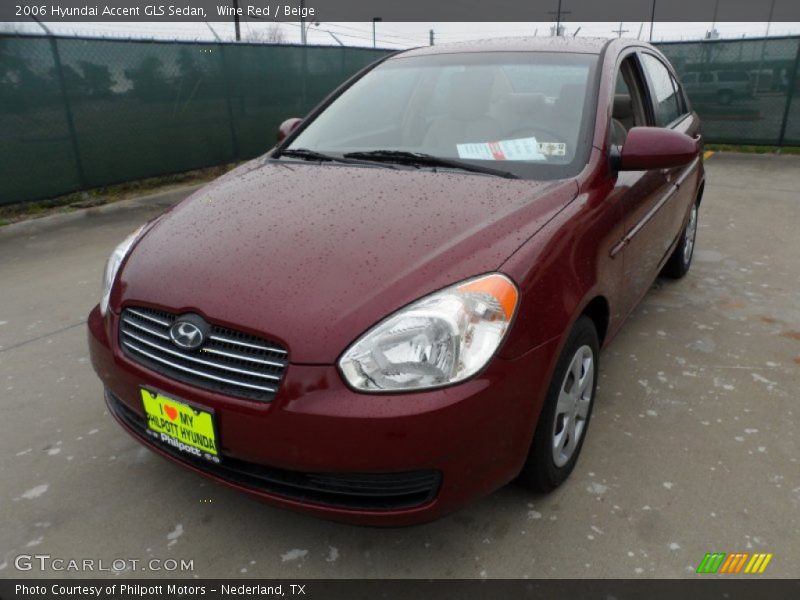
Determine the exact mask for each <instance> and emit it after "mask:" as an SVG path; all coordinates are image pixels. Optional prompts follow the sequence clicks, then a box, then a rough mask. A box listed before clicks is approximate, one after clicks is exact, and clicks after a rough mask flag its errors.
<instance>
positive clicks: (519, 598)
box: [0, 575, 800, 600]
mask: <svg viewBox="0 0 800 600" xmlns="http://www.w3.org/2000/svg"><path fill="white" fill-rule="evenodd" d="M0 598H2V600H88V599H97V600H178V599H182V600H195V599H198V600H200V599H201V600H223V599H225V600H230V599H231V598H247V599H248V600H251V599H260V600H268V599H271V598H290V599H292V600H369V599H373V598H374V599H375V600H409V599H413V598H423V599H424V600H440V599H441V600H444V599H457V600H478V599H480V600H483V599H492V600H534V599H535V600H545V599H546V600H549V599H553V600H576V599H581V600H584V599H591V600H594V599H597V600H601V599H607V598H616V599H617V600H639V599H641V598H647V599H648V600H674V599H675V598H680V599H681V600H695V599H697V600H700V599H702V600H715V599H720V600H722V599H723V598H724V599H726V600H745V599H747V600H749V599H751V598H753V599H759V600H762V599H764V598H771V599H772V598H775V599H778V598H786V599H789V598H800V580H797V579H794V580H790V579H783V580H764V579H752V578H748V579H744V578H741V577H733V576H732V577H729V578H723V577H716V576H711V577H710V578H709V577H707V576H702V575H699V576H696V577H694V578H690V579H671V580H655V579H651V580H614V579H582V580H564V579H554V580H509V579H490V580H486V581H481V580H464V579H457V580H419V579H391V580H376V579H365V580H346V579H309V580H304V581H303V580H272V581H266V580H264V581H259V580H228V581H226V580H220V579H188V580H146V579H142V580H137V579H130V580H125V581H120V580H119V579H117V578H114V579H105V580H102V579H101V580H91V579H41V580H19V579H16V580H15V579H6V580H0Z"/></svg>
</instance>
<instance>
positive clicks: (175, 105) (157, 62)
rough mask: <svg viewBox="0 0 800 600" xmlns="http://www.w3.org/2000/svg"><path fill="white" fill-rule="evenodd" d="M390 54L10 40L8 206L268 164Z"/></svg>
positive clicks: (1, 75)
mask: <svg viewBox="0 0 800 600" xmlns="http://www.w3.org/2000/svg"><path fill="white" fill-rule="evenodd" d="M383 55H384V52H383V51H380V50H372V49H363V48H344V47H313V46H308V47H305V48H304V47H302V46H273V45H255V44H217V43H207V44H205V43H183V42H153V41H127V40H98V39H81V38H46V37H25V36H5V37H0V132H2V133H1V134H0V136H1V138H0V139H2V144H0V204H4V203H11V202H19V201H26V200H36V199H40V198H45V197H51V196H56V195H59V194H64V193H68V192H72V191H75V190H81V189H90V188H93V187H98V186H103V185H108V184H112V183H119V182H123V181H131V180H135V179H141V178H145V177H153V176H157V175H163V174H167V173H175V172H180V171H187V170H191V169H197V168H201V167H206V166H211V165H218V164H223V163H226V162H232V161H235V160H241V159H247V158H251V157H253V156H257V155H258V154H261V153H263V152H265V151H266V150H267V149H269V148H270V147H271V146H272V145H273V144H274V142H275V133H276V131H277V128H278V125H279V124H280V122H281V121H282V120H283V119H285V118H287V117H291V116H302V115H304V114H305V113H306V112H307V111H308V110H309V109H310V108H312V107H313V106H314V105H315V104H316V103H317V102H319V101H320V100H321V99H322V98H324V97H325V95H327V94H328V93H329V92H330V91H332V90H333V89H334V88H335V87H336V86H337V85H338V84H339V83H341V82H342V81H344V80H345V79H346V78H347V77H349V76H350V75H352V74H353V73H355V72H356V71H358V70H359V69H361V68H362V67H364V66H366V65H367V64H369V63H370V62H372V61H373V60H375V59H377V58H379V57H380V56H383Z"/></svg>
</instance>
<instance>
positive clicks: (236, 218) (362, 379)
mask: <svg viewBox="0 0 800 600" xmlns="http://www.w3.org/2000/svg"><path fill="white" fill-rule="evenodd" d="M278 137H279V142H278V144H277V145H276V146H275V147H273V148H272V149H271V150H270V151H269V152H267V153H266V154H265V155H263V156H261V157H258V158H256V159H254V160H252V161H250V162H247V163H245V164H243V165H241V166H239V167H238V168H236V169H234V170H233V171H231V172H229V173H228V174H227V175H225V176H223V177H221V178H220V179H218V180H216V181H214V182H213V183H211V184H209V185H207V186H206V187H204V188H203V189H201V190H199V191H198V192H196V193H194V194H193V195H192V196H191V197H189V198H187V199H186V200H184V201H183V202H181V203H180V204H178V205H177V206H175V207H173V208H172V209H170V210H169V211H167V212H166V213H164V214H162V215H161V216H159V217H157V218H155V219H154V220H152V221H150V222H149V223H147V224H146V225H144V226H143V227H142V228H141V229H139V230H138V231H136V232H135V233H133V234H132V235H131V236H130V237H129V238H128V239H126V240H125V241H124V242H123V243H122V244H120V245H119V247H118V248H117V249H116V250H115V251H114V252H113V254H112V256H111V258H110V259H109V261H108V264H107V265H106V269H105V276H104V289H103V294H102V298H101V300H100V303H99V304H98V306H96V307H95V308H94V310H92V312H91V314H90V315H89V320H88V329H89V345H90V350H91V357H92V363H93V365H94V368H95V370H96V372H97V374H98V375H99V376H100V378H101V380H102V382H103V385H104V387H105V401H106V403H107V405H108V407H109V409H110V411H111V413H112V415H113V416H114V417H115V418H116V419H117V421H119V423H120V424H121V425H122V427H123V428H124V429H126V430H127V431H128V432H129V433H130V434H131V435H132V436H133V437H134V438H135V439H137V440H138V441H139V442H141V443H143V444H145V445H146V446H148V447H150V448H151V449H153V450H154V451H156V452H158V453H159V454H161V455H162V456H164V457H167V458H169V459H171V460H173V461H174V462H176V463H178V464H180V465H182V466H184V467H187V468H188V469H191V470H193V471H196V472H197V473H200V474H202V475H205V476H207V477H209V478H211V479H212V480H214V481H217V482H219V483H223V484H226V485H228V486H230V487H233V488H235V489H238V490H241V491H243V492H246V493H248V494H251V495H253V496H255V497H257V498H259V499H262V500H265V501H268V502H270V503H273V504H275V505H279V506H282V507H287V508H292V509H299V510H303V511H307V512H309V513H314V514H316V515H320V516H324V517H328V518H332V519H337V520H342V521H349V522H354V523H362V524H373V525H405V524H412V523H418V522H422V521H427V520H431V519H434V518H437V517H440V516H442V515H444V514H447V513H449V512H451V511H453V510H455V509H457V508H459V507H461V506H463V505H464V504H466V503H468V502H470V501H474V500H475V499H477V498H480V497H482V496H484V495H487V494H489V493H490V492H492V491H494V490H496V489H498V488H500V487H502V486H504V485H506V484H507V483H509V482H511V481H512V480H517V481H519V482H521V483H522V484H524V485H526V486H528V487H530V488H532V489H535V490H540V491H548V490H552V489H554V488H555V487H557V486H558V485H560V484H561V483H562V482H563V481H564V480H565V479H566V478H567V477H568V475H569V474H570V472H571V471H572V470H573V468H574V467H575V463H576V461H577V459H578V456H579V454H580V452H581V447H582V445H583V443H584V440H585V439H586V435H587V429H588V426H589V421H590V417H591V414H592V407H593V404H594V402H595V390H596V386H597V379H598V368H599V360H600V350H601V348H603V347H605V346H607V345H608V344H609V343H610V341H611V340H612V338H613V337H614V336H615V334H616V333H617V332H618V331H619V329H620V327H621V326H622V324H623V322H624V321H625V319H626V318H627V316H628V315H629V314H630V313H631V311H632V310H633V309H634V307H635V306H636V305H637V303H638V302H639V301H640V300H641V299H642V297H643V296H644V294H645V293H646V292H647V290H648V288H649V287H650V286H651V284H652V283H653V281H654V279H655V278H656V277H657V276H658V275H659V274H660V273H661V274H663V275H666V276H669V277H674V278H679V277H682V276H683V275H684V274H685V273H686V272H687V270H688V269H689V267H690V264H691V260H692V254H693V249H694V243H695V234H696V231H697V214H698V207H699V205H700V201H701V198H702V192H703V186H704V171H703V164H702V152H701V150H702V138H701V136H700V123H699V120H698V118H697V115H696V114H695V113H694V112H693V111H692V109H691V106H690V104H689V101H688V100H687V98H686V95H685V94H684V92H683V89H682V86H681V84H680V82H679V80H678V78H677V76H676V74H675V71H674V69H673V68H672V67H671V66H670V64H669V63H668V62H667V60H666V59H665V57H664V56H663V55H662V54H661V53H660V52H659V51H658V50H656V49H655V48H653V47H652V46H650V45H648V44H645V43H641V42H637V41H635V40H634V41H630V40H613V41H608V40H594V39H563V38H552V39H541V38H532V39H509V40H490V41H485V42H470V43H464V44H455V45H443V46H436V47H427V48H418V49H414V50H409V51H406V52H401V53H397V54H393V55H390V56H387V57H385V58H384V59H382V60H380V61H378V62H377V63H375V64H373V65H371V66H369V67H368V68H366V69H364V70H363V71H361V72H360V73H358V74H356V75H355V76H353V77H352V78H351V79H350V80H349V81H347V82H346V83H344V84H343V85H342V86H341V87H340V88H339V89H337V90H336V91H334V92H333V93H332V94H331V95H330V96H329V97H328V98H326V99H325V100H324V101H323V102H322V103H321V104H320V105H319V106H318V107H317V108H315V109H314V110H312V111H311V113H310V114H308V115H307V116H306V117H305V118H303V119H299V118H295V119H289V120H287V121H285V122H284V123H283V124H282V125H281V127H280V130H279V135H278Z"/></svg>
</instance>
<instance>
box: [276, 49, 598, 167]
mask: <svg viewBox="0 0 800 600" xmlns="http://www.w3.org/2000/svg"><path fill="white" fill-rule="evenodd" d="M596 62H597V56H595V55H587V54H565V53H546V52H513V53H510V52H487V53H455V54H441V55H430V56H416V57H407V58H404V57H402V56H400V57H397V58H393V59H389V60H387V61H386V62H384V63H382V64H380V65H378V66H377V67H376V68H374V69H372V70H371V71H369V72H368V73H367V74H366V75H364V76H363V77H362V78H361V79H359V80H358V81H356V82H355V83H354V84H353V85H351V86H350V87H349V88H348V89H347V90H345V91H344V92H343V93H342V94H341V95H340V96H339V97H338V98H336V99H335V100H334V101H333V102H332V103H331V104H330V105H329V106H328V107H327V108H326V109H325V110H324V111H323V112H322V113H321V114H319V115H318V116H317V117H316V118H315V119H314V120H313V121H312V122H310V123H308V124H307V126H306V127H305V128H304V129H303V131H302V132H301V133H300V134H299V135H298V136H297V138H296V139H295V140H294V141H293V142H292V143H291V144H290V145H289V146H288V148H287V149H292V150H297V149H301V148H302V149H308V150H313V151H316V152H322V153H326V154H329V155H338V156H342V155H344V154H348V153H352V152H375V151H379V150H388V151H395V152H398V151H399V152H414V153H424V154H429V155H433V156H436V157H442V158H447V159H453V160H459V161H464V162H467V163H471V164H473V165H480V166H490V167H495V168H502V169H503V170H505V171H510V172H512V173H513V174H515V175H517V176H519V177H525V178H537V179H552V178H560V177H567V176H571V175H573V174H575V173H577V172H578V171H579V170H580V169H581V168H582V167H583V166H584V165H585V164H586V160H587V156H588V150H589V145H590V143H589V141H588V140H587V139H586V135H585V132H586V129H587V128H588V125H587V123H588V121H589V120H590V117H591V115H589V114H588V113H589V112H593V110H594V99H593V97H594V94H593V91H594V85H593V81H594V78H593V74H594V71H595V64H596ZM589 98H592V99H591V100H589ZM587 109H591V111H590V110H587Z"/></svg>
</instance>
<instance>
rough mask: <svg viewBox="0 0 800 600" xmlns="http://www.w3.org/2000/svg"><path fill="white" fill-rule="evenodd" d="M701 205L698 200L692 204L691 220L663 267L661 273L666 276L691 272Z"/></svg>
mask: <svg viewBox="0 0 800 600" xmlns="http://www.w3.org/2000/svg"><path fill="white" fill-rule="evenodd" d="M698 210H699V205H698V203H697V202H695V203H694V206H692V212H691V214H690V215H689V221H688V222H687V223H686V227H684V228H683V232H682V233H681V237H680V239H679V240H678V245H677V246H675V250H673V251H672V256H670V257H669V260H668V261H667V263H666V264H665V265H664V268H663V269H661V274H662V275H663V276H664V277H669V278H671V279H680V278H681V277H683V276H684V275H686V273H688V272H689V267H691V266H692V258H693V257H694V246H695V240H696V238H697V212H698Z"/></svg>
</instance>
